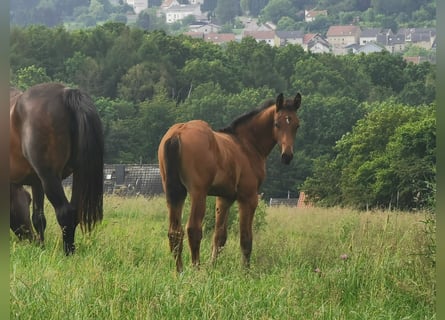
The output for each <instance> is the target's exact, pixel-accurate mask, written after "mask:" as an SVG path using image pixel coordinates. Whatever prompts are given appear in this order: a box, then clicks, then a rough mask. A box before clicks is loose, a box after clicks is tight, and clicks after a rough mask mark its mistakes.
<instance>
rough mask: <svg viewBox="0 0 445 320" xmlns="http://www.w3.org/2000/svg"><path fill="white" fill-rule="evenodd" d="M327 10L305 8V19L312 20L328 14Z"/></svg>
mask: <svg viewBox="0 0 445 320" xmlns="http://www.w3.org/2000/svg"><path fill="white" fill-rule="evenodd" d="M327 15H328V11H327V10H304V21H305V22H312V21H314V20H315V17H316V16H327Z"/></svg>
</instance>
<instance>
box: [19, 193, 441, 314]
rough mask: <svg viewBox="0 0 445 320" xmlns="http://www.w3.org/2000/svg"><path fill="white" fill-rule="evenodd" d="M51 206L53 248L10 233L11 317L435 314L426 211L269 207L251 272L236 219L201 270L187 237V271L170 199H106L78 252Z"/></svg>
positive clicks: (205, 246)
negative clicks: (174, 241) (69, 247)
mask: <svg viewBox="0 0 445 320" xmlns="http://www.w3.org/2000/svg"><path fill="white" fill-rule="evenodd" d="M45 211H46V216H47V221H48V224H47V232H46V238H45V242H46V246H45V248H43V249H42V248H40V247H38V246H37V245H35V244H30V243H29V242H27V241H18V239H17V237H16V236H15V235H14V234H13V233H12V232H10V318H11V319H33V320H35V319H46V320H49V319H107V320H112V319H347V320H350V319H373V320H374V319H385V320H386V319H397V320H399V319H435V318H436V316H435V269H434V266H433V262H434V254H433V251H434V250H433V249H432V248H433V245H434V240H432V237H433V233H432V229H431V228H430V227H431V223H428V221H429V220H428V219H429V218H428V215H427V214H426V213H417V214H413V213H403V212H391V213H388V212H383V211H382V212H368V213H359V212H356V211H353V210H347V209H330V210H328V209H321V208H311V209H296V208H286V207H278V208H267V211H266V217H265V220H266V224H265V225H263V226H262V228H259V229H256V230H254V238H253V251H252V258H251V268H250V269H248V270H247V269H244V268H243V267H242V264H241V252H240V247H239V232H238V229H237V226H235V227H234V228H233V229H231V230H230V231H229V237H228V240H227V244H226V246H225V248H224V250H223V251H222V252H221V254H220V255H219V257H218V260H217V263H216V265H212V264H211V263H210V256H211V234H210V233H208V232H206V233H205V234H204V237H203V241H202V245H201V267H200V269H199V270H196V269H195V268H193V267H192V266H191V260H190V252H189V248H188V243H187V242H184V253H183V257H184V272H183V273H182V274H180V275H178V274H177V272H176V270H175V263H174V260H173V258H172V256H171V254H170V252H169V245H168V239H167V231H168V217H167V209H166V206H165V200H164V198H152V199H148V198H143V197H137V198H127V199H124V198H120V197H117V196H106V197H105V198H104V220H103V222H102V223H101V224H99V225H98V228H96V229H95V230H93V232H92V233H91V234H82V233H81V232H80V230H79V231H78V236H77V237H76V246H77V250H76V253H75V254H74V255H73V256H69V257H66V256H65V255H64V254H63V250H62V246H63V243H62V239H61V235H60V227H59V225H58V224H57V222H56V218H55V214H54V210H53V208H52V206H51V205H50V204H49V202H48V201H46V202H45ZM184 216H185V217H184V218H186V217H187V216H188V214H187V212H185V213H184Z"/></svg>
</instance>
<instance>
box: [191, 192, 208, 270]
mask: <svg viewBox="0 0 445 320" xmlns="http://www.w3.org/2000/svg"><path fill="white" fill-rule="evenodd" d="M190 197H191V211H190V216H189V220H188V222H187V235H188V240H189V245H190V250H191V253H192V264H193V265H194V266H195V267H198V266H199V249H200V246H201V239H202V219H203V218H204V214H205V210H206V192H190Z"/></svg>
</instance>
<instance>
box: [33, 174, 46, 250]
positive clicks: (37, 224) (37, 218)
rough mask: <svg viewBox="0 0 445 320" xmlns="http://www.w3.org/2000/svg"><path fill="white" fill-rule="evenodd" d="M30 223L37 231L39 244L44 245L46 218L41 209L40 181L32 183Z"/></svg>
mask: <svg viewBox="0 0 445 320" xmlns="http://www.w3.org/2000/svg"><path fill="white" fill-rule="evenodd" d="M31 188H32V224H33V226H34V229H35V230H36V232H37V239H38V241H39V243H40V245H42V246H43V245H44V240H45V229H46V218H45V213H44V210H43V205H44V200H45V194H44V192H43V187H42V184H41V183H40V181H38V182H36V183H34V184H33V185H32V187H31Z"/></svg>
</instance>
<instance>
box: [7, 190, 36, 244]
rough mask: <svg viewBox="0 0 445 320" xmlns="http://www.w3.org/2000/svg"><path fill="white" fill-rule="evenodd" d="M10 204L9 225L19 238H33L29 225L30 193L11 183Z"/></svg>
mask: <svg viewBox="0 0 445 320" xmlns="http://www.w3.org/2000/svg"><path fill="white" fill-rule="evenodd" d="M9 191H10V206H9V226H10V228H11V230H12V231H13V232H14V233H15V234H16V236H17V237H18V238H19V239H20V240H23V239H28V240H30V241H32V240H33V239H34V231H33V230H32V226H31V218H30V212H29V206H30V204H31V195H30V194H29V192H28V191H26V190H25V189H24V188H23V187H22V186H18V185H16V184H13V183H11V184H10V187H9Z"/></svg>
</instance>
